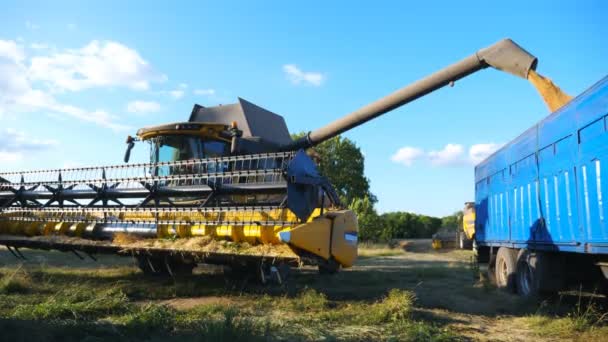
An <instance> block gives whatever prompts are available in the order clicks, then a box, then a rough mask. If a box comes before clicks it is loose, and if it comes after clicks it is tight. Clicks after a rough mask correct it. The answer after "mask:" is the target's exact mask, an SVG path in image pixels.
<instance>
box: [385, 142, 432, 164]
mask: <svg viewBox="0 0 608 342" xmlns="http://www.w3.org/2000/svg"><path fill="white" fill-rule="evenodd" d="M423 157H424V151H423V150H422V149H420V148H416V147H411V146H404V147H402V148H400V149H399V150H397V152H395V154H393V155H392V156H391V160H392V161H393V162H395V163H398V164H403V165H405V166H412V164H413V163H414V162H415V161H416V160H419V159H421V158H423Z"/></svg>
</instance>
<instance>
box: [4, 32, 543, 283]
mask: <svg viewBox="0 0 608 342" xmlns="http://www.w3.org/2000/svg"><path fill="white" fill-rule="evenodd" d="M488 66H492V67H494V68H496V69H499V70H502V71H506V72H508V73H511V74H514V75H517V76H519V77H522V78H524V79H525V78H527V77H528V75H529V72H530V71H531V70H534V69H535V67H536V58H535V57H534V56H532V55H530V54H529V53H528V52H526V51H525V50H523V49H521V48H520V47H519V46H518V45H517V44H515V43H513V42H512V41H511V40H508V39H507V40H503V41H500V42H498V43H497V44H495V45H493V46H490V47H488V48H485V49H482V50H480V51H478V52H476V53H475V54H473V55H471V56H469V57H467V58H465V59H463V60H462V61H460V62H458V63H456V64H453V65H451V66H449V67H447V68H445V69H443V70H440V71H439V72H437V73H434V74H432V75H430V76H428V77H426V78H424V79H422V80H420V81H417V82H415V83H413V84H412V85H410V86H407V87H405V88H402V89H400V90H397V91H396V92H394V93H392V94H390V95H388V96H386V97H384V98H382V99H380V100H378V101H376V102H373V103H371V104H369V105H367V106H364V107H362V108H360V109H358V110H357V111H355V112H353V113H351V114H348V115H346V116H344V117H342V118H340V119H339V120H337V121H335V122H333V123H331V124H329V125H327V126H325V127H322V128H320V129H318V130H315V131H312V132H309V133H308V134H307V135H306V136H305V137H303V138H301V139H299V140H296V141H292V139H291V138H290V134H289V131H288V130H287V126H286V124H285V121H284V119H283V117H281V116H279V115H277V114H275V113H272V112H270V111H268V110H266V109H263V108H261V107H259V106H256V105H254V104H252V103H250V102H248V101H245V100H243V99H239V101H238V103H235V104H230V105H224V106H216V107H208V108H205V107H202V106H199V105H195V106H194V108H193V110H192V113H191V115H190V118H189V120H188V121H187V122H179V123H171V124H166V125H160V126H155V127H147V128H142V129H140V130H139V131H138V133H137V136H136V137H134V138H131V137H129V138H128V140H127V144H128V148H127V152H126V154H125V162H128V160H129V156H130V152H131V149H132V148H133V147H134V145H135V143H136V142H138V141H140V142H145V143H148V144H149V145H150V156H151V158H150V162H149V163H145V164H124V165H114V166H102V167H85V168H72V169H62V170H43V171H26V172H6V173H0V234H1V235H0V244H2V245H5V246H7V247H8V248H9V250H10V251H11V252H12V253H13V254H14V255H15V256H17V257H20V258H23V257H24V256H23V254H22V252H21V251H20V249H19V248H22V247H26V248H42V249H58V250H62V251H68V252H73V253H75V254H76V255H78V256H79V257H83V255H82V254H81V253H84V254H87V255H89V256H91V257H93V256H94V255H95V254H96V253H118V254H120V255H128V256H134V257H135V258H137V260H138V261H139V266H140V268H141V269H142V270H143V271H144V272H147V273H162V274H173V273H176V272H179V273H188V272H191V271H192V268H193V267H194V266H195V265H196V264H197V263H215V264H225V265H230V266H232V267H233V268H235V269H237V270H239V272H241V271H242V272H248V271H255V272H256V273H257V274H258V275H259V276H260V278H261V280H263V281H266V280H267V279H274V280H277V281H279V282H280V281H282V279H284V277H285V276H286V273H287V271H288V269H289V266H296V265H302V264H312V265H318V267H319V270H320V272H322V273H333V272H336V271H337V270H338V269H339V268H340V267H350V266H352V265H353V263H354V262H355V260H356V257H357V243H358V235H357V230H358V228H357V219H356V216H355V214H354V213H353V212H352V211H350V210H347V209H345V207H344V205H343V204H342V203H341V202H340V198H339V196H338V194H337V193H336V191H335V190H334V188H333V186H332V185H331V184H330V183H329V181H328V180H327V178H325V177H324V176H323V175H321V174H320V173H319V171H318V167H317V165H316V163H315V162H314V161H313V159H312V158H311V157H310V156H309V155H308V154H307V153H306V150H307V149H309V148H311V147H314V146H315V145H317V144H319V143H322V142H323V141H326V140H327V139H330V138H332V137H334V136H336V135H338V134H341V133H343V132H345V131H347V130H349V129H351V128H354V127H356V126H358V125H360V124H363V123H365V122H367V121H369V120H371V119H373V118H376V117H378V116H380V115H382V114H384V113H386V112H389V111H391V110H393V109H395V108H397V107H400V106H402V105H404V104H406V103H408V102H410V101H413V100H415V99H417V98H419V97H421V96H424V95H426V94H428V93H430V92H432V91H434V90H436V89H439V88H441V87H443V86H445V85H448V84H453V82H455V81H457V80H459V79H461V78H463V77H465V76H468V75H469V74H472V73H474V72H476V71H478V70H481V69H484V68H486V67H488Z"/></svg>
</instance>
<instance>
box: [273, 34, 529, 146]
mask: <svg viewBox="0 0 608 342" xmlns="http://www.w3.org/2000/svg"><path fill="white" fill-rule="evenodd" d="M536 64H537V59H536V57H534V56H533V55H531V54H530V53H529V52H527V51H526V50H524V49H523V48H521V47H520V46H519V45H517V44H516V43H515V42H513V41H512V40H511V39H503V40H501V41H499V42H498V43H496V44H494V45H492V46H490V47H487V48H485V49H481V50H479V51H477V52H476V53H474V54H472V55H471V56H469V57H466V58H465V59H463V60H461V61H460V62H457V63H455V64H452V65H450V66H448V67H446V68H444V69H442V70H439V71H437V72H436V73H434V74H431V75H429V76H427V77H426V78H423V79H421V80H419V81H416V82H414V83H413V84H410V85H408V86H406V87H404V88H401V89H399V90H397V91H395V92H394V93H392V94H390V95H388V96H385V97H383V98H381V99H379V100H377V101H375V102H372V103H370V104H368V105H366V106H364V107H362V108H360V109H358V110H356V111H354V112H352V113H350V114H348V115H346V116H344V117H342V118H340V119H338V120H336V121H334V122H332V123H330V124H328V125H327V126H325V127H321V128H319V129H317V130H314V131H311V132H309V133H308V134H307V135H306V136H304V137H303V138H301V139H299V140H296V141H293V142H292V143H290V144H287V145H285V146H284V150H287V151H290V150H297V149H301V148H308V147H311V146H315V145H317V144H319V143H322V142H323V141H325V140H328V139H331V138H333V137H335V136H337V135H339V134H341V133H343V132H346V131H348V130H349V129H351V128H354V127H357V126H359V125H361V124H363V123H365V122H367V121H369V120H372V119H374V118H376V117H378V116H380V115H382V114H384V113H387V112H389V111H391V110H393V109H395V108H398V107H401V106H403V105H405V104H407V103H409V102H411V101H414V100H416V99H418V98H420V97H422V96H424V95H426V94H429V93H431V92H433V91H435V90H437V89H439V88H442V87H444V86H446V85H448V84H451V83H452V82H455V81H458V80H459V79H461V78H464V77H466V76H468V75H470V74H472V73H475V72H477V71H479V70H482V69H485V68H487V67H493V68H495V69H498V70H501V71H504V72H507V73H510V74H513V75H515V76H519V77H521V78H523V79H527V78H528V73H529V72H530V70H535V69H536Z"/></svg>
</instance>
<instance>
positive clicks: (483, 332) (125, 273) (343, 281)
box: [0, 240, 608, 341]
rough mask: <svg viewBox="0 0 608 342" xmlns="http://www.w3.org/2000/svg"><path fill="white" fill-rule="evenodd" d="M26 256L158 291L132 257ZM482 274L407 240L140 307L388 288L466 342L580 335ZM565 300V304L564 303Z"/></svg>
mask: <svg viewBox="0 0 608 342" xmlns="http://www.w3.org/2000/svg"><path fill="white" fill-rule="evenodd" d="M23 253H24V254H25V255H26V257H27V258H28V260H27V261H26V262H25V264H24V267H43V268H46V269H53V268H57V269H58V270H59V271H53V272H55V273H57V274H61V276H62V277H65V278H66V280H67V281H79V279H80V280H81V279H86V281H92V280H94V278H95V274H99V275H100V276H101V275H103V277H104V278H103V279H104V280H103V281H108V282H116V283H121V284H124V283H129V282H131V283H132V284H133V286H134V287H138V286H139V288H140V291H142V292H146V291H147V288H146V286H147V287H150V286H154V284H155V283H154V282H152V283H150V281H149V280H145V281H141V279H142V278H141V273H140V272H139V271H138V270H136V269H135V267H134V262H133V260H132V259H130V258H124V257H123V258H120V257H114V256H99V257H98V260H97V261H93V260H91V259H85V260H79V259H77V258H76V257H75V256H73V255H71V254H68V253H60V252H41V251H30V250H23ZM17 263H18V262H17V261H16V260H15V259H14V257H13V256H12V255H10V254H9V253H8V251H7V250H5V249H0V267H2V268H4V269H6V268H10V267H12V266H11V265H16V264H17ZM28 265H29V266H28ZM64 268H65V269H66V270H68V269H69V271H65V272H67V273H65V274H64V273H63V272H64V271H61V270H63V269H64ZM80 271H82V273H78V272H80ZM483 272H484V270H483V269H479V268H478V267H477V266H476V265H475V264H474V263H473V255H472V253H471V252H470V251H461V250H442V251H434V250H432V249H431V248H430V240H404V241H401V242H399V243H398V244H396V245H394V246H393V248H389V247H388V246H376V245H363V246H361V251H360V258H359V260H358V261H357V263H356V265H355V266H354V267H352V268H350V269H345V270H343V271H342V272H340V273H339V274H337V275H334V276H331V277H327V276H319V275H318V273H317V271H316V269H315V268H312V267H304V268H302V269H299V270H294V272H292V277H291V280H290V283H289V285H288V286H287V287H282V288H265V287H261V286H260V285H256V284H253V283H251V282H248V281H247V280H242V281H241V280H237V281H227V280H226V279H225V278H226V277H225V276H224V275H223V274H222V269H221V268H219V267H203V268H198V269H196V270H195V273H198V275H195V276H194V278H195V279H196V280H195V281H193V280H187V281H185V282H184V281H183V282H182V283H181V284H180V287H179V288H178V287H177V286H175V288H169V287H166V286H165V285H164V284H163V286H165V287H166V288H165V287H162V286H161V287H159V289H156V290H150V293H146V294H145V295H142V298H143V299H142V300H140V301H141V304H142V305H143V304H145V303H150V302H153V303H159V304H165V305H167V306H170V307H172V308H174V309H177V310H190V309H192V308H196V307H197V306H201V305H216V306H238V305H241V304H246V302H247V301H255V300H256V299H255V298H256V296H257V295H264V296H268V295H270V296H275V295H276V296H284V295H288V294H289V293H291V292H298V291H301V290H302V289H314V290H316V291H318V292H319V293H322V294H323V295H325V296H326V297H327V299H328V300H330V301H332V302H334V303H373V302H377V301H379V300H381V299H382V298H383V297H384V296H386V294H387V292H388V291H390V290H391V289H401V290H406V291H413V292H414V293H415V296H416V301H415V303H416V305H415V309H414V312H413V315H414V317H415V318H416V319H418V320H421V321H424V322H431V323H432V324H437V325H439V326H442V327H445V328H446V329H449V330H450V331H452V332H454V333H455V334H457V335H458V336H460V337H461V339H462V340H471V341H531V340H534V341H555V340H560V339H563V340H570V339H576V338H577V337H581V336H582V335H581V336H579V335H577V334H576V333H573V334H572V335H568V336H566V338H564V337H563V336H555V335H552V336H543V335H542V334H540V333H539V331H538V329H535V328H534V327H533V326H531V325H530V324H528V321H527V320H526V319H525V318H526V317H530V316H532V315H538V314H539V312H540V311H541V309H542V307H543V306H546V305H555V304H547V302H546V301H531V300H523V299H521V298H519V297H517V296H515V295H512V294H507V293H504V292H502V291H498V290H496V289H495V288H493V287H491V286H489V285H488V284H487V283H485V282H483V281H480V273H483ZM154 281H155V280H154ZM154 291H158V292H154ZM163 291H164V292H163ZM134 297H137V296H134ZM568 300H569V299H568V298H565V299H564V297H560V299H559V302H560V303H561V302H562V301H564V302H567V301H568ZM594 336H596V337H597V335H594ZM606 340H608V337H607V338H606Z"/></svg>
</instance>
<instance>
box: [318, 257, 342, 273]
mask: <svg viewBox="0 0 608 342" xmlns="http://www.w3.org/2000/svg"><path fill="white" fill-rule="evenodd" d="M339 271H340V264H338V263H337V262H336V261H335V260H334V259H329V260H327V261H324V262H321V263H319V274H322V275H328V274H336V273H338V272H339Z"/></svg>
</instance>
